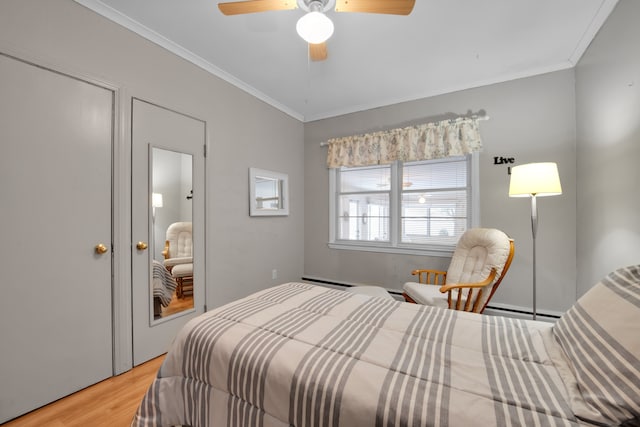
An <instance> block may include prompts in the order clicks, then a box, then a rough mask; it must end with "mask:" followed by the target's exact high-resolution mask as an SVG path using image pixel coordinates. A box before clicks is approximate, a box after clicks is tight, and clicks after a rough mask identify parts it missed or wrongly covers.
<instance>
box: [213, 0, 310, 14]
mask: <svg viewBox="0 0 640 427" xmlns="http://www.w3.org/2000/svg"><path fill="white" fill-rule="evenodd" d="M297 7H298V3H297V2H296V0H248V1H232V2H228V3H218V9H220V12H222V13H223V14H224V15H227V16H229V15H242V14H245V13H256V12H268V11H271V10H293V9H296V8H297Z"/></svg>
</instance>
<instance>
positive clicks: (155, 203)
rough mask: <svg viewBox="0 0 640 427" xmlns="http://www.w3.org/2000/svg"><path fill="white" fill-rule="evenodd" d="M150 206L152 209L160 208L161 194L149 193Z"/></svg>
mask: <svg viewBox="0 0 640 427" xmlns="http://www.w3.org/2000/svg"><path fill="white" fill-rule="evenodd" d="M151 206H152V207H154V208H161V207H162V193H151Z"/></svg>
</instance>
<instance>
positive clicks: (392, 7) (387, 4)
mask: <svg viewBox="0 0 640 427" xmlns="http://www.w3.org/2000/svg"><path fill="white" fill-rule="evenodd" d="M415 3H416V0H336V12H363V13H384V14H387V15H408V14H410V13H411V11H412V10H413V5H414V4H415Z"/></svg>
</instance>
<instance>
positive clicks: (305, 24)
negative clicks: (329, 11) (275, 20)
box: [296, 11, 333, 44]
mask: <svg viewBox="0 0 640 427" xmlns="http://www.w3.org/2000/svg"><path fill="white" fill-rule="evenodd" d="M296 31H298V34H299V35H300V37H302V38H303V39H304V40H305V41H306V42H307V43H311V44H319V43H324V42H325V41H327V40H328V39H329V37H331V35H332V34H333V22H331V19H329V18H328V17H327V16H326V15H325V14H324V13H322V12H317V11H313V12H309V13H307V14H306V15H304V16H303V17H302V18H300V19H299V20H298V23H297V24H296Z"/></svg>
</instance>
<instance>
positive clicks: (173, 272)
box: [150, 147, 194, 320]
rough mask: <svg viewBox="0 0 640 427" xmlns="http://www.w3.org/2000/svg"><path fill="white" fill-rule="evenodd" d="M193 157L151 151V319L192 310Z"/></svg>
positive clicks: (153, 148)
mask: <svg viewBox="0 0 640 427" xmlns="http://www.w3.org/2000/svg"><path fill="white" fill-rule="evenodd" d="M192 171H193V156H192V155H191V154H185V153H179V152H175V151H170V150H165V149H162V148H157V147H152V149H151V198H150V200H151V206H150V208H151V209H150V212H151V237H152V245H153V249H152V252H151V254H152V256H153V261H152V264H153V265H152V274H151V289H152V292H151V298H152V299H153V301H152V304H151V306H152V307H153V317H152V318H153V319H155V320H158V319H162V318H166V317H169V316H172V315H175V314H177V313H180V312H183V311H185V310H190V309H192V308H193V307H194V303H193V284H194V280H193V239H192V236H193V226H192V220H193V214H192V203H191V201H192V199H193V186H192V185H193V175H192Z"/></svg>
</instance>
